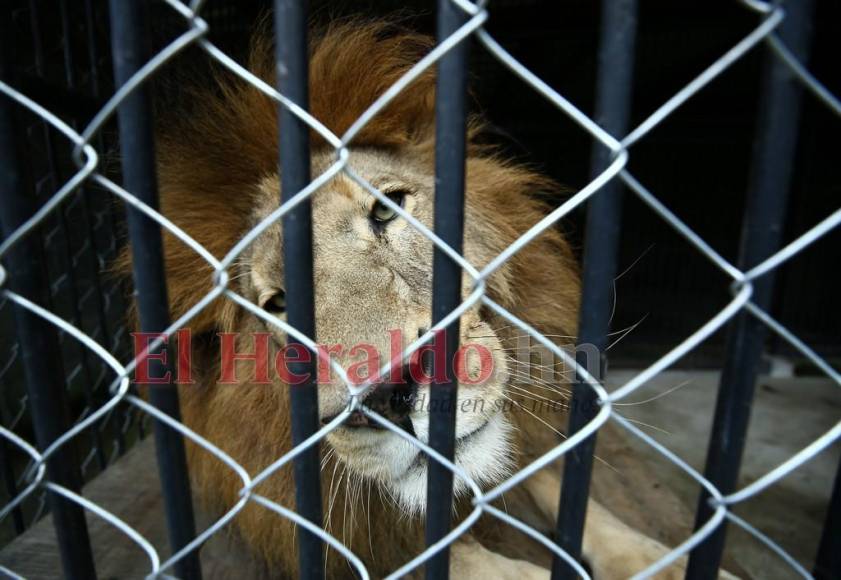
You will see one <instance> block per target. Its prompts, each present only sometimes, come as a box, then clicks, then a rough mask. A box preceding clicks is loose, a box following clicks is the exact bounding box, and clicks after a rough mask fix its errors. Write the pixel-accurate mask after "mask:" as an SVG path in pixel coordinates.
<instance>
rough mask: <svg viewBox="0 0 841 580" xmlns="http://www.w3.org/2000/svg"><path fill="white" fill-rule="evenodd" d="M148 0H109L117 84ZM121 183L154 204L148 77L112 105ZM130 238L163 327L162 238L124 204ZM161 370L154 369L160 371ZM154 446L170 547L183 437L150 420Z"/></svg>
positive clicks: (161, 393) (154, 317)
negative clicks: (117, 125)
mask: <svg viewBox="0 0 841 580" xmlns="http://www.w3.org/2000/svg"><path fill="white" fill-rule="evenodd" d="M146 5H147V3H146V2H144V1H143V0H111V2H110V4H109V7H110V12H111V46H112V57H113V62H114V79H115V83H116V84H117V86H122V85H123V84H125V83H126V81H128V80H129V79H130V78H131V76H132V75H134V73H136V72H137V71H138V70H139V69H140V67H141V66H142V65H143V64H144V63H145V62H146V58H147V56H146V55H147V51H146V46H145V43H146V42H147V39H148V34H149V33H148V27H147V21H146V18H147V14H146ZM117 113H118V121H119V129H120V148H121V152H122V169H123V185H124V187H125V189H126V190H128V191H129V192H131V193H132V194H134V195H135V196H137V198H138V199H140V200H141V201H143V202H144V203H146V204H147V205H149V206H150V207H153V208H157V207H158V186H157V176H156V173H155V141H154V131H153V117H152V107H151V102H150V100H149V96H148V92H147V90H146V85H141V86H140V87H138V88H137V89H136V90H135V91H133V92H132V93H131V94H130V95H129V96H128V97H127V98H126V100H125V101H123V103H122V104H121V105H120V107H119V109H118V111H117ZM126 214H127V215H126V217H127V222H128V232H129V237H130V239H131V249H132V258H133V259H132V266H133V270H134V272H133V274H134V286H135V292H136V299H137V305H138V312H139V318H140V328H141V330H142V331H144V332H162V331H163V330H165V329H166V328H167V327H168V326H169V324H170V318H169V302H168V299H167V290H166V278H165V273H164V261H163V256H164V253H163V239H162V237H161V228H160V226H159V225H158V223H157V222H155V221H154V220H152V219H150V218H148V217H147V216H145V215H144V214H142V213H141V212H140V211H138V210H134V209H132V208H128V209H127V212H126ZM150 366H152V367H153V368H152V369H151V373H150V374H151V376H152V377H154V378H160V377H163V376H164V373H166V372H167V371H168V368H167V367H169V365H150ZM158 373H160V374H158ZM149 401H150V403H151V404H152V405H154V406H155V407H156V408H157V409H158V410H160V411H161V412H163V413H166V414H167V415H169V416H170V417H172V418H173V419H175V420H180V419H181V413H180V409H179V403H178V390H177V388H176V387H175V386H174V385H173V384H158V385H150V386H149ZM154 431H155V448H156V452H157V459H158V468H159V470H160V477H161V489H162V492H163V497H164V507H165V510H166V520H167V529H168V531H169V543H170V547H171V549H172V550H173V552H175V551H177V550H180V549H181V548H183V547H184V546H186V545H187V544H188V543H189V542H190V541H191V540H192V539H193V538H194V537H195V521H194V517H193V504H192V495H191V493H190V480H189V477H188V474H187V461H186V454H185V451H184V439H183V438H182V436H181V434H180V433H178V432H177V431H175V430H174V429H171V428H170V427H168V426H167V425H166V424H165V423H163V422H161V421H155V425H154ZM175 571H176V574H177V575H178V576H179V577H180V578H189V579H197V578H200V577H201V569H200V567H199V559H198V554H197V553H196V552H195V551H193V552H192V553H190V554H188V555H187V556H186V557H184V558H183V559H181V560H180V561H179V562H178V563H177V564H176V566H175Z"/></svg>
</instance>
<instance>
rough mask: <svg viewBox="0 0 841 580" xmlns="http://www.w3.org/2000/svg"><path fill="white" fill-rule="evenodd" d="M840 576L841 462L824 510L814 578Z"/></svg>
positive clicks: (823, 579)
mask: <svg viewBox="0 0 841 580" xmlns="http://www.w3.org/2000/svg"><path fill="white" fill-rule="evenodd" d="M833 578H841V463H839V464H838V471H837V472H836V473H835V484H834V485H833V487H832V498H831V499H830V500H829V506H828V507H827V510H826V519H825V520H824V523H823V532H822V533H821V542H820V544H819V545H818V555H817V557H816V558H815V579H816V580H832V579H833Z"/></svg>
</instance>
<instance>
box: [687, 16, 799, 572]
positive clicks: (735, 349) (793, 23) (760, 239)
mask: <svg viewBox="0 0 841 580" xmlns="http://www.w3.org/2000/svg"><path fill="white" fill-rule="evenodd" d="M813 7H814V4H813V0H800V1H798V2H791V3H787V4H786V18H785V20H784V21H783V22H782V24H781V25H780V28H779V35H780V38H781V39H782V40H783V42H785V43H786V45H787V46H788V47H789V49H790V50H791V51H792V52H793V53H794V55H795V56H797V58H798V59H799V60H800V61H801V62H806V61H807V59H808V53H809V50H808V47H809V40H810V36H811V30H810V28H811V15H812V12H813ZM765 58H766V62H765V69H764V72H763V79H762V87H761V91H760V93H759V94H760V95H762V96H763V101H762V102H761V104H760V110H759V120H758V124H757V132H756V139H755V143H754V151H753V160H752V165H751V175H750V180H749V182H748V183H749V185H748V193H747V205H746V208H745V217H744V221H743V223H742V237H741V248H740V252H739V266H740V268H742V269H743V270H746V269H749V268H751V267H753V266H755V265H756V264H758V263H759V262H761V261H762V260H764V259H766V258H767V257H768V256H770V255H772V254H773V253H774V252H775V251H777V249H778V248H779V247H780V244H781V242H782V233H783V226H784V224H785V216H786V207H787V204H788V196H789V190H790V186H791V177H792V172H793V169H794V167H793V166H794V162H793V160H794V154H795V152H796V147H797V132H798V124H799V117H800V96H801V87H800V84H799V82H798V81H797V80H796V77H794V75H793V73H791V71H790V70H789V68H788V67H787V66H786V65H785V64H784V63H782V62H781V61H780V60H779V59H778V58H777V57H776V56H775V55H774V53H773V52H771V51H770V50H768V52H767V53H766V54H765ZM773 288H774V272H773V271H771V272H769V273H768V274H766V275H764V276H763V277H762V278H760V279H758V280H755V281H754V292H753V296H752V298H751V300H752V301H753V302H754V304H756V305H757V306H758V307H759V308H762V309H763V310H768V309H769V308H770V306H771V298H772V293H773ZM766 330H767V329H766V327H765V325H764V324H763V323H762V322H760V321H759V320H758V319H756V318H755V317H753V316H751V315H750V314H749V313H747V312H741V313H739V314H738V315H737V316H736V317H735V318H734V319H733V321H732V322H731V324H730V327H729V329H728V335H727V344H726V360H725V363H724V368H723V369H722V372H721V380H720V383H719V387H718V396H717V399H716V407H715V417H714V419H713V426H712V431H711V434H710V442H709V447H708V449H707V461H706V467H705V470H704V476H705V477H706V478H707V479H708V480H709V481H710V482H711V483H712V484H713V485H714V486H716V488H718V489H719V490H720V491H721V492H722V493H724V494H728V493H731V492H732V491H734V490H735V489H736V485H737V483H738V477H739V467H740V464H741V460H742V454H743V451H744V447H745V439H746V436H747V429H748V421H749V419H750V411H751V405H752V403H753V392H754V386H755V383H756V378H757V376H758V374H759V362H760V358H761V356H762V350H763V347H764V344H765V337H766V334H767V332H766ZM708 501H709V494H708V493H707V492H706V491H705V490H703V489H702V490H701V493H700V497H699V500H698V508H697V513H696V517H695V529H698V528H700V527H701V526H703V525H704V523H705V522H706V521H707V520H708V519H709V518H710V517H711V516H712V513H713V508H712V507H711V506H710V505H709V503H708ZM725 535H726V524H724V523H722V524H721V525H720V526H719V527H718V529H716V531H715V532H714V533H713V534H711V535H710V536H709V537H707V538H706V539H705V540H704V541H703V542H702V543H701V544H700V545H699V546H698V547H697V548H695V550H693V552H692V554H691V555H690V558H689V566H688V568H687V571H686V578H687V579H692V580H701V579H705V578H716V577H717V574H718V568H719V565H720V563H721V558H722V555H723V553H724V544H725Z"/></svg>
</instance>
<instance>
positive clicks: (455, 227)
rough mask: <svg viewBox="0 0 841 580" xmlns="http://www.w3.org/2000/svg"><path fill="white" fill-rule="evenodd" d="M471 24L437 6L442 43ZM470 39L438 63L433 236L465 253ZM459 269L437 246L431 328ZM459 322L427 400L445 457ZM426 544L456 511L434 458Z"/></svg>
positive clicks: (449, 483)
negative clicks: (463, 246)
mask: <svg viewBox="0 0 841 580" xmlns="http://www.w3.org/2000/svg"><path fill="white" fill-rule="evenodd" d="M466 21H467V16H466V14H465V13H464V12H463V11H462V10H461V9H460V8H458V7H457V6H456V5H455V4H454V3H452V2H450V0H439V1H438V16H437V34H438V42H439V43H441V42H444V41H445V40H446V39H447V38H448V37H449V36H450V35H452V34H453V33H454V32H455V31H456V30H458V28H459V27H460V26H462V25H463V24H464V23H465V22H466ZM468 48H469V39H465V40H463V41H462V42H460V43H459V44H458V45H456V46H455V47H453V48H452V49H450V51H449V52H447V54H445V55H444V56H443V57H442V58H441V60H440V61H439V62H438V71H437V78H436V86H435V217H434V222H435V224H434V225H435V233H436V234H438V236H439V237H440V238H441V239H442V240H443V241H444V242H446V243H447V244H448V245H450V246H451V247H452V248H453V249H454V250H455V251H456V252H459V253H461V251H462V242H463V238H464V179H465V177H464V174H465V155H466V152H467V142H466V141H467V55H468ZM461 278H462V271H461V266H459V265H458V264H457V263H455V262H454V261H453V260H452V259H451V258H450V257H448V256H447V255H446V254H445V253H443V252H442V251H440V250H439V249H438V248H435V253H434V256H433V260H432V281H433V288H432V322H433V324H436V323H438V322H440V321H441V320H442V319H443V318H445V317H446V316H447V315H448V314H449V313H450V312H452V311H453V310H454V309H456V308H457V307H458V305H459V304H461V301H462V297H461ZM459 328H460V324H459V321H458V320H456V321H455V322H453V323H452V324H450V325H449V326H448V327H447V328H446V329H445V330H444V332H443V333H439V337H438V339H439V340H440V339H443V340H444V344H445V347H446V357H445V360H446V361H447V362H446V365H447V367H446V368H445V369H443V373H444V374H443V375H440V373H441V372H442V371H441V370H440V369H439V370H436V376H446V377H447V378H446V380H445V381H444V382H443V383H438V382H435V383H433V384H432V385H431V389H430V394H429V400H430V403H429V445H430V447H432V448H433V449H435V450H436V451H438V452H439V453H440V454H441V455H443V456H444V457H447V458H448V459H452V458H453V454H454V452H455V428H456V397H457V390H458V381H457V380H456V379H455V377H453V376H452V374H451V369H452V368H453V366H452V362H453V360H454V357H455V352H456V350H457V349H458V347H459V340H460V333H459ZM426 497H427V499H428V501H427V507H426V545H427V546H431V545H432V544H434V543H435V542H437V541H438V540H440V539H441V538H442V537H444V536H445V535H446V534H447V533H449V531H450V526H451V524H452V513H453V507H452V506H453V499H452V498H453V473H452V472H451V471H450V470H449V469H447V468H446V467H444V466H443V465H441V464H440V463H438V462H437V461H434V460H429V461H428V469H427V482H426ZM449 567H450V551H449V549H443V550H441V551H440V552H438V553H437V554H436V555H435V556H433V557H432V558H430V559H429V560H428V561H427V564H426V577H427V578H428V579H430V580H432V579H435V580H439V579H445V580H446V578H449V573H450V571H449Z"/></svg>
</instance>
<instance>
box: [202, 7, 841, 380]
mask: <svg viewBox="0 0 841 580" xmlns="http://www.w3.org/2000/svg"><path fill="white" fill-rule="evenodd" d="M219 4H221V3H213V2H210V3H209V4H208V8H210V9H211V10H210V11H209V12H208V14H207V17H208V20H209V21H210V23H211V30H215V37H214V40H216V41H218V42H219V43H220V45H222V46H224V47H225V48H226V49H227V50H229V51H230V52H231V53H232V54H236V53H238V52H239V53H242V50H243V47H244V46H245V44H246V39H247V34H248V31H249V30H250V29H251V28H252V23H253V21H254V19H255V18H257V16H258V15H259V14H261V13H262V12H263V11H264V10H265V8H266V6H267V5H270V4H271V3H270V2H261V1H252V2H238V3H237V9H236V10H231V9H228V8H218V14H214V13H213V9H214V7H215V6H218V5H219ZM433 4H434V3H431V2H428V1H425V2H418V1H383V0H378V1H374V0H367V1H347V0H345V1H338V2H337V1H335V0H333V1H316V2H313V3H312V10H311V14H312V20H313V22H314V24H316V25H318V24H323V23H325V22H329V21H330V20H332V19H335V18H337V17H343V16H353V15H363V16H389V17H396V18H398V19H400V20H401V22H403V23H404V24H405V25H407V26H409V27H411V28H414V29H416V30H419V31H422V32H426V33H428V34H432V35H434V33H435V29H434V27H435V18H434V16H435V15H434V7H433ZM232 5H233V3H231V6H232ZM599 16H600V15H599V3H598V2H593V1H591V0H565V1H557V0H519V1H517V0H493V1H491V2H490V20H489V23H488V24H487V28H488V30H489V31H490V32H491V34H493V35H494V36H495V37H496V38H497V40H498V41H499V42H500V43H501V44H502V45H503V46H504V47H505V48H506V49H507V50H508V51H509V52H511V53H512V54H513V55H514V56H515V57H516V58H517V59H519V60H520V61H521V62H522V63H524V64H525V65H526V66H528V67H529V68H530V69H531V70H532V71H533V72H534V73H535V74H537V75H538V76H539V77H540V78H542V79H543V80H544V81H545V82H547V83H548V84H549V85H550V86H552V87H553V88H555V89H556V90H558V91H559V92H560V93H561V94H563V95H564V96H565V97H566V98H568V99H569V100H570V101H571V102H572V103H573V104H575V105H576V106H578V107H579V108H580V109H581V110H582V111H583V112H585V113H587V114H589V115H591V116H592V115H593V100H594V90H595V72H596V57H597V51H598V50H597V49H598V47H597V44H598V34H599V31H598V23H599V20H600V18H599ZM839 18H841V4H839V3H838V2H835V1H833V0H822V1H818V2H817V10H816V15H815V19H814V23H815V30H814V36H813V47H812V57H811V59H810V61H809V62H808V63H807V64H808V67H809V69H810V70H811V71H812V72H813V74H815V75H816V76H817V78H819V79H820V80H821V81H822V82H823V83H824V84H825V85H826V86H827V87H828V88H829V89H830V90H832V91H833V93H834V94H839V93H841V67H839V66H838V62H839V58H838V57H839V55H841V40H840V39H841V37H840V36H839V35H838V25H837V22H838V21H839ZM214 19H216V21H215V22H214ZM758 22H759V19H758V16H757V15H756V14H755V13H753V12H751V11H749V10H747V9H745V8H744V7H742V6H741V5H739V4H738V3H737V2H735V1H719V2H708V3H697V2H669V1H666V0H657V1H651V0H649V1H645V0H643V1H641V2H640V14H639V29H638V41H637V49H636V64H635V74H634V87H633V102H632V123H631V125H632V126H636V125H637V124H638V123H640V122H642V121H643V120H644V119H645V118H646V117H647V116H648V115H649V114H650V113H651V112H653V111H654V110H655V109H656V108H657V107H659V106H660V105H661V104H663V103H664V102H665V101H666V100H668V99H669V98H670V97H671V96H672V95H673V94H674V93H676V92H677V91H678V90H679V89H680V88H682V87H683V86H685V85H686V84H687V83H688V82H690V81H691V80H692V79H693V78H694V77H695V76H697V75H698V74H699V73H700V72H702V71H703V70H704V69H705V68H706V67H707V66H709V65H710V64H711V63H712V62H713V61H714V60H715V59H717V58H718V57H720V56H721V55H722V54H724V52H726V51H727V50H728V49H729V48H731V47H732V46H733V45H734V44H736V43H737V42H738V41H739V40H741V39H742V38H744V36H746V35H747V34H748V33H749V32H750V31H751V30H752V29H753V28H754V27H755V26H757V24H758ZM217 23H219V24H221V23H224V25H225V26H224V28H223V27H220V26H218V25H217ZM473 46H474V49H473V50H472V53H471V66H470V72H471V87H472V90H473V93H474V95H475V102H474V108H475V109H476V110H478V111H482V112H483V114H484V115H485V116H486V117H487V118H488V119H489V120H490V122H491V124H492V129H493V131H494V133H495V135H494V136H493V139H494V140H495V141H497V142H498V143H501V144H502V145H503V146H504V147H505V149H506V150H507V151H508V152H509V153H510V154H511V155H513V156H516V157H518V158H519V159H521V160H523V161H526V162H529V163H532V164H535V165H537V166H538V167H540V168H541V169H542V170H543V171H545V172H546V173H548V174H549V175H551V176H552V177H554V178H555V179H556V180H558V181H559V182H560V183H562V184H564V185H566V186H568V187H569V188H570V190H571V191H574V190H577V189H580V188H581V187H583V186H584V185H586V184H587V182H588V181H589V179H588V176H589V165H590V155H591V147H592V140H591V138H590V137H589V135H588V134H587V133H586V132H585V131H584V130H582V129H581V128H579V127H578V126H577V125H575V124H574V123H573V122H572V121H571V120H569V119H568V118H567V117H566V115H565V114H564V113H562V112H560V111H559V110H557V109H556V108H555V107H554V106H553V105H552V104H550V103H549V102H548V101H547V100H546V99H544V98H543V97H542V96H540V95H538V94H537V93H536V92H535V91H533V90H532V89H531V88H529V87H528V86H527V85H526V84H525V83H523V82H522V81H520V80H519V79H518V78H516V77H514V75H512V74H511V73H509V72H508V70H507V69H506V68H505V67H504V66H502V65H501V64H499V63H498V62H497V61H496V60H495V59H494V58H493V57H492V56H491V55H489V54H488V53H487V52H486V51H484V50H483V49H482V47H481V46H479V45H477V44H474V45H473ZM764 54H765V49H764V46H762V45H760V46H759V47H756V48H755V49H754V50H752V51H751V52H750V53H749V54H748V55H747V56H745V57H744V58H742V59H741V60H740V61H738V62H737V63H736V64H735V65H733V66H732V67H730V68H729V69H728V70H727V71H726V72H725V73H724V74H723V75H721V76H720V77H719V78H718V79H716V80H715V81H714V82H713V83H712V84H711V85H709V86H708V87H706V88H705V89H704V90H703V91H701V92H700V93H699V94H698V95H696V96H695V97H693V98H692V99H690V100H689V101H688V102H687V103H685V104H684V105H683V106H682V107H680V108H679V109H678V110H677V111H676V112H675V113H673V114H672V115H670V116H669V117H668V118H667V119H666V121H665V122H663V123H662V124H661V125H659V126H658V127H657V128H655V129H654V130H653V131H652V132H651V133H650V134H649V135H647V136H646V137H644V138H643V139H642V140H641V141H640V142H639V143H637V144H635V145H634V146H633V147H632V150H631V160H630V165H629V168H630V171H631V172H632V173H633V174H634V175H635V176H636V177H637V178H638V179H639V180H640V181H641V183H643V184H644V185H645V186H647V187H648V188H649V189H650V190H651V191H652V192H653V193H654V194H655V195H656V196H657V197H658V198H659V199H660V200H661V201H663V202H664V203H665V204H666V205H667V206H668V207H669V208H671V209H672V210H673V211H674V212H675V213H676V214H677V215H678V216H679V217H681V218H682V219H683V220H684V221H685V222H686V223H687V224H688V225H689V226H690V227H692V228H693V229H694V230H695V231H696V232H697V233H698V234H700V235H701V236H702V237H703V238H704V239H705V240H707V241H708V242H709V243H710V244H711V245H712V247H713V248H715V249H716V250H717V251H718V252H720V253H721V254H722V255H723V256H724V257H725V258H727V259H728V260H731V261H732V262H734V263H735V261H736V260H737V255H738V254H737V253H738V243H739V235H740V227H741V221H742V211H743V204H744V197H745V191H746V186H747V179H748V174H749V168H750V155H751V147H752V143H753V137H754V132H755V127H754V124H755V120H756V117H757V111H758V106H759V103H760V101H761V99H762V95H761V94H760V90H759V87H760V74H761V69H762V66H761V65H762V60H763V57H764ZM839 135H841V119H839V118H838V117H837V116H834V115H833V114H832V113H831V112H830V111H829V110H828V109H826V107H824V106H823V105H822V104H821V103H819V102H818V101H817V99H815V98H814V97H813V96H812V95H811V94H806V95H805V96H804V100H803V112H802V123H801V133H800V142H799V145H798V149H797V157H796V159H795V160H794V164H795V175H794V182H793V188H792V192H791V203H790V208H789V212H788V223H787V224H786V240H791V239H794V237H796V236H797V235H799V234H801V233H803V232H804V231H806V230H807V229H808V228H809V227H810V226H811V225H814V224H816V223H817V222H818V221H820V220H821V219H822V218H824V217H826V216H827V215H828V214H829V213H830V212H832V211H833V210H834V209H837V208H838V207H841V169H839V153H841V146H839V145H838V143H837V142H834V138H836V137H837V136H839ZM559 201H560V200H559ZM583 224H584V210H581V209H579V210H576V212H574V213H573V214H572V215H571V216H570V217H569V218H568V219H567V220H566V221H565V222H564V224H563V226H562V227H563V228H564V230H565V231H566V232H567V234H568V235H569V236H570V237H571V238H572V240H573V242H574V243H575V244H576V246H577V247H578V249H580V244H581V240H582V238H583V232H582V228H583ZM623 224H624V227H623V235H622V244H621V248H622V249H621V254H620V261H619V267H618V271H619V272H625V273H624V274H623V275H621V277H620V278H619V279H618V280H617V281H616V283H615V286H616V312H615V318H614V321H613V329H614V330H615V331H619V330H622V329H625V328H629V327H631V326H632V325H635V324H637V323H639V325H638V326H637V327H636V328H635V329H634V330H633V332H631V333H630V334H628V336H627V337H626V338H624V339H622V342H621V343H619V344H617V345H616V347H615V349H613V351H612V353H611V355H612V356H611V359H612V361H613V363H612V364H620V365H631V366H642V365H645V364H647V363H650V362H652V361H653V360H655V359H656V358H657V357H658V356H660V355H662V354H663V353H665V352H666V350H667V349H668V348H669V347H670V346H673V345H675V344H676V343H677V342H678V341H679V340H680V339H682V338H684V337H686V336H688V335H689V334H691V333H692V332H693V331H694V330H695V329H697V328H698V327H699V326H701V325H702V324H703V323H704V322H705V321H706V320H708V319H709V318H710V317H712V316H713V315H714V314H715V313H716V312H718V311H719V310H720V309H721V308H722V307H723V306H724V305H725V304H726V303H727V301H728V300H729V298H730V293H729V291H728V284H729V280H728V279H727V278H726V277H725V276H724V275H723V274H722V273H721V272H720V271H719V270H718V269H717V268H716V267H714V266H713V265H712V264H711V263H710V262H709V261H708V260H707V259H706V258H705V257H704V256H703V255H701V254H700V253H699V252H698V251H696V250H694V249H693V248H692V247H690V246H689V245H688V243H686V242H685V241H683V239H682V238H680V237H679V236H678V235H677V234H676V233H675V232H674V231H673V230H672V229H671V228H670V227H669V226H668V225H667V224H665V223H664V222H663V221H662V220H661V219H660V218H659V217H658V216H657V215H656V214H654V213H653V212H652V211H651V210H649V209H648V208H647V207H645V206H644V205H643V204H642V202H640V201H638V200H637V198H635V197H634V196H633V195H627V196H626V203H625V205H624V219H623ZM839 242H841V232H839V231H837V230H836V231H835V232H833V233H832V234H830V235H828V236H826V237H825V238H824V239H822V240H821V241H819V242H818V243H817V244H815V246H813V247H812V248H810V249H808V250H806V251H805V252H803V253H802V254H801V255H800V256H798V257H797V259H795V260H793V261H792V262H790V263H789V264H787V265H785V266H784V267H782V268H781V269H780V270H779V271H778V286H777V287H778V292H777V294H776V299H775V303H774V309H773V314H774V315H775V316H776V317H778V319H779V320H780V321H781V322H782V323H783V324H785V325H786V326H788V327H789V328H790V329H791V330H793V331H794V332H795V333H796V334H797V335H798V336H800V337H801V338H803V339H804V340H805V341H807V343H809V344H811V345H812V346H814V347H815V348H816V349H817V350H818V352H820V353H822V354H824V355H826V356H838V355H841V310H839V309H838V308H837V307H835V299H836V297H838V296H841V277H839V275H838V265H839V264H841V243H839ZM626 270H627V271H626ZM617 336H621V334H620V335H617ZM723 342H724V332H723V331H722V332H719V333H717V334H716V335H715V336H713V337H712V338H711V339H709V340H708V341H706V342H705V343H704V344H703V345H702V346H701V347H700V348H699V349H697V350H696V351H694V352H693V353H691V354H690V355H688V356H687V357H686V358H685V359H684V360H683V361H681V363H680V364H681V365H686V366H713V367H717V366H719V365H720V364H721V354H722V346H723ZM769 348H770V350H771V351H774V352H778V353H781V354H784V355H794V356H795V357H796V354H795V353H793V352H792V350H791V349H790V348H789V347H788V345H786V344H783V343H782V342H781V341H780V340H778V339H776V338H774V337H772V338H771V339H770V343H769Z"/></svg>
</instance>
